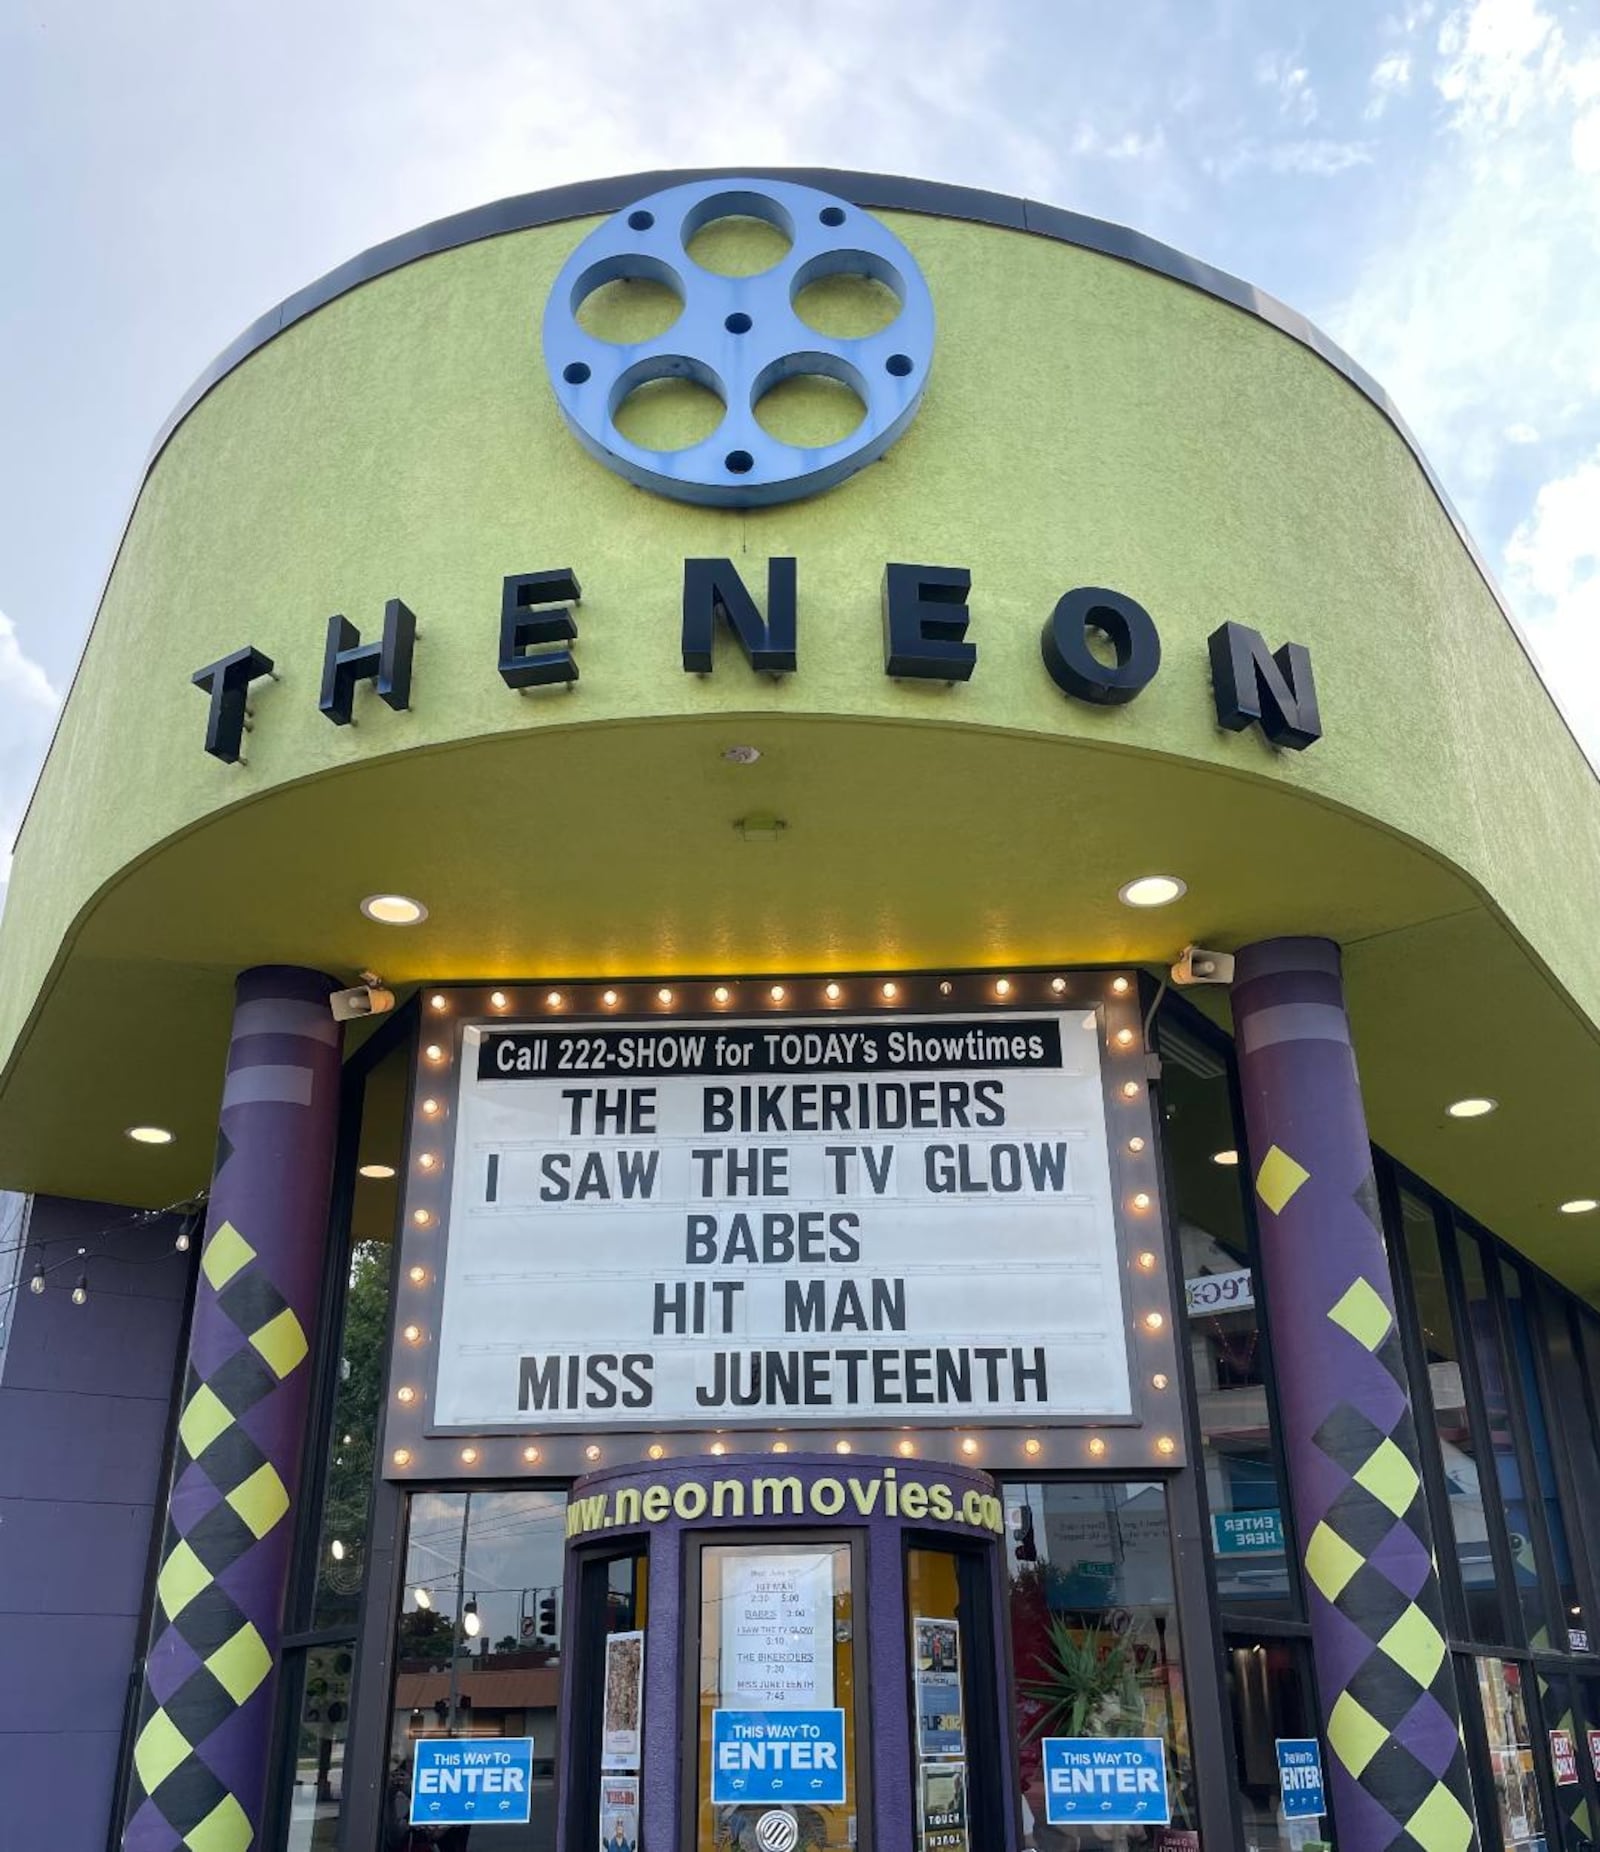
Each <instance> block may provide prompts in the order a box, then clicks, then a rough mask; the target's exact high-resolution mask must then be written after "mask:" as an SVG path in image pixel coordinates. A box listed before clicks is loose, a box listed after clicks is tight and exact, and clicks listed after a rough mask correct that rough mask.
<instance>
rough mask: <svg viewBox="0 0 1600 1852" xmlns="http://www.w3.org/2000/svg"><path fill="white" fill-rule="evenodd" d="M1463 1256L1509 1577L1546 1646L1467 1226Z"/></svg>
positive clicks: (1535, 1638)
mask: <svg viewBox="0 0 1600 1852" xmlns="http://www.w3.org/2000/svg"><path fill="white" fill-rule="evenodd" d="M1456 1243H1457V1247H1458V1250H1459V1252H1460V1255H1461V1282H1462V1289H1463V1292H1464V1293H1465V1296H1466V1306H1467V1324H1468V1329H1469V1330H1470V1331H1471V1333H1472V1349H1473V1354H1474V1356H1475V1357H1476V1358H1477V1362H1478V1380H1479V1382H1480V1383H1482V1385H1483V1406H1484V1413H1485V1415H1486V1417H1487V1419H1488V1423H1489V1445H1490V1447H1491V1448H1492V1449H1493V1452H1494V1470H1495V1488H1496V1491H1497V1492H1498V1494H1499V1500H1500V1505H1501V1508H1502V1510H1503V1511H1504V1512H1505V1522H1506V1533H1507V1536H1508V1538H1509V1540H1510V1544H1511V1571H1512V1581H1513V1582H1514V1584H1515V1586H1516V1591H1517V1599H1518V1601H1519V1602H1520V1604H1521V1608H1522V1619H1523V1624H1524V1627H1525V1628H1526V1631H1527V1640H1528V1644H1529V1645H1530V1646H1532V1647H1534V1648H1536V1649H1538V1648H1548V1647H1549V1644H1550V1633H1549V1622H1548V1619H1547V1617H1546V1613H1545V1600H1544V1590H1543V1589H1542V1588H1541V1587H1540V1585H1539V1564H1538V1558H1537V1556H1536V1555H1535V1553H1534V1543H1533V1528H1532V1518H1531V1514H1530V1512H1529V1508H1528V1499H1529V1489H1528V1486H1527V1483H1526V1481H1525V1479H1524V1476H1523V1470H1522V1461H1521V1459H1520V1458H1519V1457H1518V1454H1517V1440H1516V1430H1515V1428H1514V1427H1513V1425H1512V1419H1511V1396H1510V1385H1509V1377H1508V1372H1507V1369H1506V1360H1505V1355H1504V1352H1503V1351H1502V1349H1501V1346H1500V1334H1499V1330H1498V1328H1497V1326H1496V1322H1495V1308H1494V1301H1493V1299H1492V1298H1491V1296H1490V1292H1489V1280H1488V1275H1487V1270H1486V1267H1485V1263H1484V1256H1483V1246H1482V1243H1481V1242H1480V1241H1479V1240H1478V1238H1477V1236H1475V1235H1472V1234H1469V1233H1468V1232H1467V1231H1466V1230H1465V1229H1458V1230H1457V1231H1456Z"/></svg>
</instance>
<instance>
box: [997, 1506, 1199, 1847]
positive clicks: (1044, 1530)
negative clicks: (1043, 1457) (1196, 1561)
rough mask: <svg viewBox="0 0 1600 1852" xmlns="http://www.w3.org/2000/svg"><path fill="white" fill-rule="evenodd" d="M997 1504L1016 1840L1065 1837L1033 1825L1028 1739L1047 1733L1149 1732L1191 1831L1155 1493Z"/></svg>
mask: <svg viewBox="0 0 1600 1852" xmlns="http://www.w3.org/2000/svg"><path fill="white" fill-rule="evenodd" d="M1004 1498H1005V1503H1006V1510H1007V1533H1008V1538H1009V1543H1008V1560H1009V1568H1010V1574H1011V1590H1010V1594H1011V1645H1012V1655H1013V1662H1014V1664H1015V1667H1016V1678H1017V1717H1016V1754H1017V1758H1018V1762H1019V1766H1020V1770H1021V1780H1022V1802H1023V1825H1024V1829H1025V1833H1026V1844H1027V1845H1029V1846H1033V1847H1038V1848H1039V1849H1040V1852H1058V1849H1059V1848H1061V1847H1062V1846H1063V1844H1070V1843H1071V1840H1070V1839H1066V1840H1064V1839H1063V1833H1062V1830H1061V1829H1055V1828H1050V1827H1047V1826H1046V1825H1045V1806H1044V1783H1043V1770H1042V1757H1043V1752H1042V1750H1041V1747H1040V1744H1041V1742H1042V1740H1043V1739H1044V1738H1045V1737H1049V1736H1110V1737H1115V1736H1142V1737H1159V1738H1160V1739H1161V1741H1162V1742H1163V1743H1164V1745H1165V1749H1166V1762H1167V1782H1168V1787H1169V1791H1170V1795H1171V1802H1172V1827H1173V1828H1174V1829H1175V1830H1177V1831H1179V1832H1182V1831H1191V1832H1192V1831H1196V1830H1198V1817H1197V1814H1196V1806H1195V1787H1194V1768H1193V1759H1192V1756H1191V1753H1190V1748H1189V1725H1188V1709H1187V1701H1186V1697H1185V1691H1184V1682H1183V1664H1182V1655H1181V1652H1180V1648H1179V1643H1178V1626H1177V1612H1176V1603H1175V1599H1174V1594H1173V1583H1172V1548H1171V1539H1170V1537H1169V1534H1168V1525H1167V1506H1166V1494H1165V1492H1164V1491H1163V1489H1162V1487H1161V1486H1159V1485H1148V1484H1137V1483H1121V1482H1117V1481H1104V1482H1099V1483H1087V1482H1073V1483H1071V1484H1058V1485H1017V1484H1013V1485H1008V1486H1007V1487H1006V1488H1005V1490H1004ZM1160 1830H1161V1829H1158V1828H1154V1827H1146V1826H1129V1827H1118V1828H1117V1829H1116V1831H1117V1832H1118V1833H1119V1834H1120V1835H1122V1837H1121V1838H1119V1839H1118V1841H1117V1843H1118V1845H1119V1846H1125V1847H1130V1848H1131V1847H1152V1848H1153V1847H1155V1846H1157V1845H1160V1844H1161V1843H1162V1841H1161V1839H1160V1838H1158V1837H1157V1836H1156V1835H1157V1833H1158V1832H1159V1831H1160ZM1083 1843H1084V1845H1085V1846H1090V1845H1094V1844H1097V1843H1101V1842H1100V1841H1097V1840H1095V1839H1092V1838H1091V1839H1086V1840H1084V1842H1083ZM1169 1843H1170V1839H1169Z"/></svg>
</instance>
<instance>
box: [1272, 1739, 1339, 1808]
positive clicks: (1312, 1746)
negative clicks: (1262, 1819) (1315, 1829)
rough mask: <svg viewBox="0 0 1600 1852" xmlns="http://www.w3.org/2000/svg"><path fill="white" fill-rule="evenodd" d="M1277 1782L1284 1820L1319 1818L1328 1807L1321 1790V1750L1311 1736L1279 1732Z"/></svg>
mask: <svg viewBox="0 0 1600 1852" xmlns="http://www.w3.org/2000/svg"><path fill="white" fill-rule="evenodd" d="M1277 1750H1278V1786H1279V1788H1280V1790H1281V1791H1282V1795H1283V1817H1284V1818H1285V1819H1286V1820H1320V1819H1321V1817H1322V1816H1323V1814H1325V1813H1326V1812H1327V1811H1328V1802H1327V1797H1326V1796H1325V1795H1324V1794H1323V1791H1322V1751H1321V1750H1320V1749H1319V1748H1318V1747H1317V1742H1316V1738H1315V1737H1312V1736H1280V1737H1279V1738H1278V1740H1277Z"/></svg>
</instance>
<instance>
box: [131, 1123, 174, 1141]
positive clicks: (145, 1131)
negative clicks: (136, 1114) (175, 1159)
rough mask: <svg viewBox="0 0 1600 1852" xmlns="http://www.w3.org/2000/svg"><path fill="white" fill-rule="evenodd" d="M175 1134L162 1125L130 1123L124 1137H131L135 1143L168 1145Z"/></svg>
mask: <svg viewBox="0 0 1600 1852" xmlns="http://www.w3.org/2000/svg"><path fill="white" fill-rule="evenodd" d="M175 1136H176V1134H175V1133H173V1132H169V1131H168V1130H167V1128H166V1127H165V1126H164V1125H130V1126H129V1127H128V1129H127V1131H126V1132H124V1133H123V1137H124V1138H131V1139H132V1140H133V1142H134V1143H135V1144H136V1145H170V1144H171V1143H172V1141H173V1139H174V1137H175Z"/></svg>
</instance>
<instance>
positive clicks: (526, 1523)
mask: <svg viewBox="0 0 1600 1852" xmlns="http://www.w3.org/2000/svg"><path fill="white" fill-rule="evenodd" d="M566 1513H567V1497H566V1494H565V1493H564V1492H545V1491H509V1492H477V1491H473V1492H418V1493H416V1494H414V1495H413V1497H412V1499H411V1510H410V1528H409V1532H408V1535H407V1540H406V1586H405V1590H404V1593H403V1596H402V1600H401V1605H400V1614H399V1618H398V1621H397V1624H396V1634H395V1654H394V1657H395V1679H394V1696H393V1699H392V1706H391V1717H390V1729H389V1763H388V1771H387V1781H388V1786H387V1789H386V1793H385V1814H384V1820H385V1827H386V1830H387V1832H388V1833H389V1838H388V1839H386V1840H385V1841H384V1842H383V1844H384V1846H385V1852H388V1848H389V1847H390V1846H391V1845H392V1846H394V1847H396V1848H402V1847H403V1848H405V1849H406V1852H410V1847H409V1845H408V1843H407V1828H406V1816H407V1813H408V1811H409V1803H410V1794H411V1761H412V1747H411V1746H412V1744H413V1743H414V1742H415V1741H416V1739H417V1738H418V1737H420V1736H516V1737H531V1738H532V1739H533V1793H532V1808H531V1815H532V1817H531V1819H530V1821H529V1823H528V1824H527V1825H525V1826H522V1825H516V1826H512V1825H501V1824H490V1823H480V1824H479V1825H477V1826H474V1827H472V1828H471V1829H470V1830H471V1834H472V1838H471V1845H472V1847H473V1852H480V1840H481V1842H482V1848H483V1852H496V1849H498V1852H552V1849H553V1847H554V1845H555V1826H556V1820H555V1756H556V1710H557V1703H558V1699H559V1696H560V1689H561V1648H562V1643H563V1639H564V1634H565V1623H566V1617H565V1616H564V1615H563V1614H562V1612H561V1601H562V1568H563V1549H564V1544H565V1535H566ZM552 1621H553V1623H554V1625H553V1628H552V1626H551V1623H552ZM416 1843H417V1845H418V1846H419V1847H420V1846H421V1845H422V1844H423V1843H424V1842H423V1841H422V1840H420V1839H418V1840H417V1841H416ZM430 1843H431V1842H430ZM438 1843H439V1844H441V1845H443V1846H445V1847H446V1848H447V1849H448V1852H454V1848H453V1847H452V1846H451V1841H450V1840H449V1838H448V1837H446V1838H444V1839H443V1840H440V1841H439V1842H438ZM460 1843H461V1845H462V1846H463V1847H464V1846H465V1845H466V1843H467V1841H466V1838H465V1831H463V1833H462V1836H461V1840H460Z"/></svg>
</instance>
